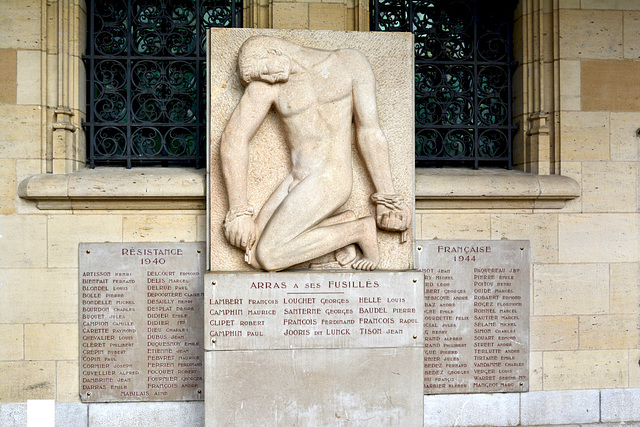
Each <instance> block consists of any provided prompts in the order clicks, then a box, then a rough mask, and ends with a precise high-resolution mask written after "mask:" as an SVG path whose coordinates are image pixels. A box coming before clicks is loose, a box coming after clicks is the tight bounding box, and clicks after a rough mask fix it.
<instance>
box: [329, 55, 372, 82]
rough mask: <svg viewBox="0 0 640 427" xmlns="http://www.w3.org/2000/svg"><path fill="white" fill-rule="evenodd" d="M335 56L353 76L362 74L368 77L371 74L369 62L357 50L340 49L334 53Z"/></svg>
mask: <svg viewBox="0 0 640 427" xmlns="http://www.w3.org/2000/svg"><path fill="white" fill-rule="evenodd" d="M336 56H337V57H338V59H339V60H340V61H341V63H342V64H343V65H344V66H345V67H346V68H348V69H349V70H350V71H351V74H352V75H353V76H358V75H361V74H362V73H364V74H365V75H368V74H370V73H372V72H373V70H372V68H371V64H370V63H369V60H368V59H367V57H366V56H365V55H364V54H363V53H362V52H360V51H359V50H355V49H340V50H337V51H336Z"/></svg>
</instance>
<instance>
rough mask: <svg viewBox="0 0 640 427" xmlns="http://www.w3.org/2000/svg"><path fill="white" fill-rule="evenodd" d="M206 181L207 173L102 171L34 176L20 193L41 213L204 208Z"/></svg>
mask: <svg viewBox="0 0 640 427" xmlns="http://www.w3.org/2000/svg"><path fill="white" fill-rule="evenodd" d="M205 182H206V177H205V171H204V169H199V170H196V169H187V168H152V167H149V168H135V169H124V168H110V167H103V168H96V169H83V170H81V171H78V172H74V173H69V174H41V175H32V176H29V177H27V178H25V179H24V180H23V181H22V182H21V183H20V185H19V187H18V195H19V196H20V197H22V198H23V199H28V200H35V201H36V202H37V207H38V208H39V209H74V210H75V209H78V210H81V209H163V210H166V209H170V210H192V209H200V210H204V208H205V194H206V184H205Z"/></svg>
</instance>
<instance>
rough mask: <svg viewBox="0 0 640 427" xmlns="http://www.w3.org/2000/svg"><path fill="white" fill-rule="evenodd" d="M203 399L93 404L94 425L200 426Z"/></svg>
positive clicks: (107, 426)
mask: <svg viewBox="0 0 640 427" xmlns="http://www.w3.org/2000/svg"><path fill="white" fill-rule="evenodd" d="M203 412H204V408H203V405H202V402H161V403H159V402H138V403H92V404H90V405H89V426H91V427H131V426H136V427H157V426H163V427H164V426H166V427H182V426H193V427H201V426H203V425H204V416H203V415H204V414H203Z"/></svg>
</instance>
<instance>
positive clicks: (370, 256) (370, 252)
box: [351, 217, 380, 270]
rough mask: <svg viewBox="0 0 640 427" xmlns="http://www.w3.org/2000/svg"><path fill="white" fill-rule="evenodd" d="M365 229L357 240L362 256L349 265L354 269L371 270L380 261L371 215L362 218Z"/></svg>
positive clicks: (374, 226)
mask: <svg viewBox="0 0 640 427" xmlns="http://www.w3.org/2000/svg"><path fill="white" fill-rule="evenodd" d="M362 221H363V224H364V226H365V230H364V232H363V233H362V238H361V240H360V241H358V246H360V250H361V251H362V257H359V258H358V259H356V261H355V262H354V263H353V264H352V265H351V267H352V268H355V269H356V270H373V269H375V268H376V267H377V266H378V263H379V262H380V251H379V249H378V236H377V230H376V220H375V219H374V218H373V217H367V218H362Z"/></svg>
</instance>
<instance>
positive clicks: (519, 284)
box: [416, 240, 530, 394]
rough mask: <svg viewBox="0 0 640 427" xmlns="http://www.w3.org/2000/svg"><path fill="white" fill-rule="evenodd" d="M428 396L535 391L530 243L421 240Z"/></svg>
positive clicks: (419, 258)
mask: <svg viewBox="0 0 640 427" xmlns="http://www.w3.org/2000/svg"><path fill="white" fill-rule="evenodd" d="M416 268H418V269H420V270H422V271H423V272H424V276H425V281H424V285H425V287H424V292H425V309H424V340H425V341H424V342H425V344H424V392H425V394H445V393H446V394H448V393H487V392H489V393H490V392H523V391H527V390H528V389H529V280H530V279H529V271H530V267H529V242H528V241H506V240H500V241H444V240H433V241H418V242H416Z"/></svg>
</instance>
